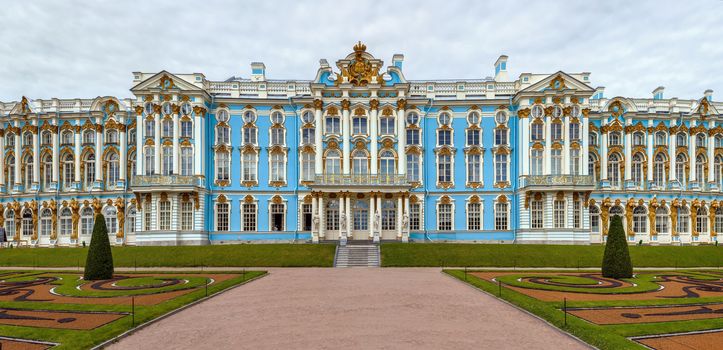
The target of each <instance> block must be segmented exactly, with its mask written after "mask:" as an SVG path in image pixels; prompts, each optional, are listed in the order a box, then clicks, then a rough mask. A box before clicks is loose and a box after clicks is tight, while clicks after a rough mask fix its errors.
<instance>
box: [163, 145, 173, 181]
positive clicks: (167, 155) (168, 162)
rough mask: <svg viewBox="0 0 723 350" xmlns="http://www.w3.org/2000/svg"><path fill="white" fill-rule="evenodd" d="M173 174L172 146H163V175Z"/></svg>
mask: <svg viewBox="0 0 723 350" xmlns="http://www.w3.org/2000/svg"><path fill="white" fill-rule="evenodd" d="M171 174H173V148H172V147H163V175H171Z"/></svg>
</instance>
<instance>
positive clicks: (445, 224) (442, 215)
mask: <svg viewBox="0 0 723 350" xmlns="http://www.w3.org/2000/svg"><path fill="white" fill-rule="evenodd" d="M437 218H438V219H437V221H438V222H437V230H439V231H452V204H440V205H439V206H438V207H437Z"/></svg>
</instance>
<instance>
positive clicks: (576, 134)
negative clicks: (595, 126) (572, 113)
mask: <svg viewBox="0 0 723 350" xmlns="http://www.w3.org/2000/svg"><path fill="white" fill-rule="evenodd" d="M579 139H580V124H578V123H571V124H570V140H579Z"/></svg>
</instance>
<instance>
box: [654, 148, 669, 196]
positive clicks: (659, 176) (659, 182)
mask: <svg viewBox="0 0 723 350" xmlns="http://www.w3.org/2000/svg"><path fill="white" fill-rule="evenodd" d="M667 163H668V160H667V159H666V158H665V155H664V154H663V153H658V154H656V155H655V160H654V162H653V183H654V184H655V186H656V187H658V188H664V187H665V165H666V164H667Z"/></svg>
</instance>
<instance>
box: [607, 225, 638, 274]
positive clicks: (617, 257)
mask: <svg viewBox="0 0 723 350" xmlns="http://www.w3.org/2000/svg"><path fill="white" fill-rule="evenodd" d="M602 275H603V277H609V278H615V279H620V278H630V277H633V263H632V262H631V261H630V252H629V251H628V242H626V240H625V230H623V219H622V218H621V217H620V216H619V215H614V216H613V217H612V220H610V229H609V230H608V240H607V244H605V255H604V256H603V263H602Z"/></svg>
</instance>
